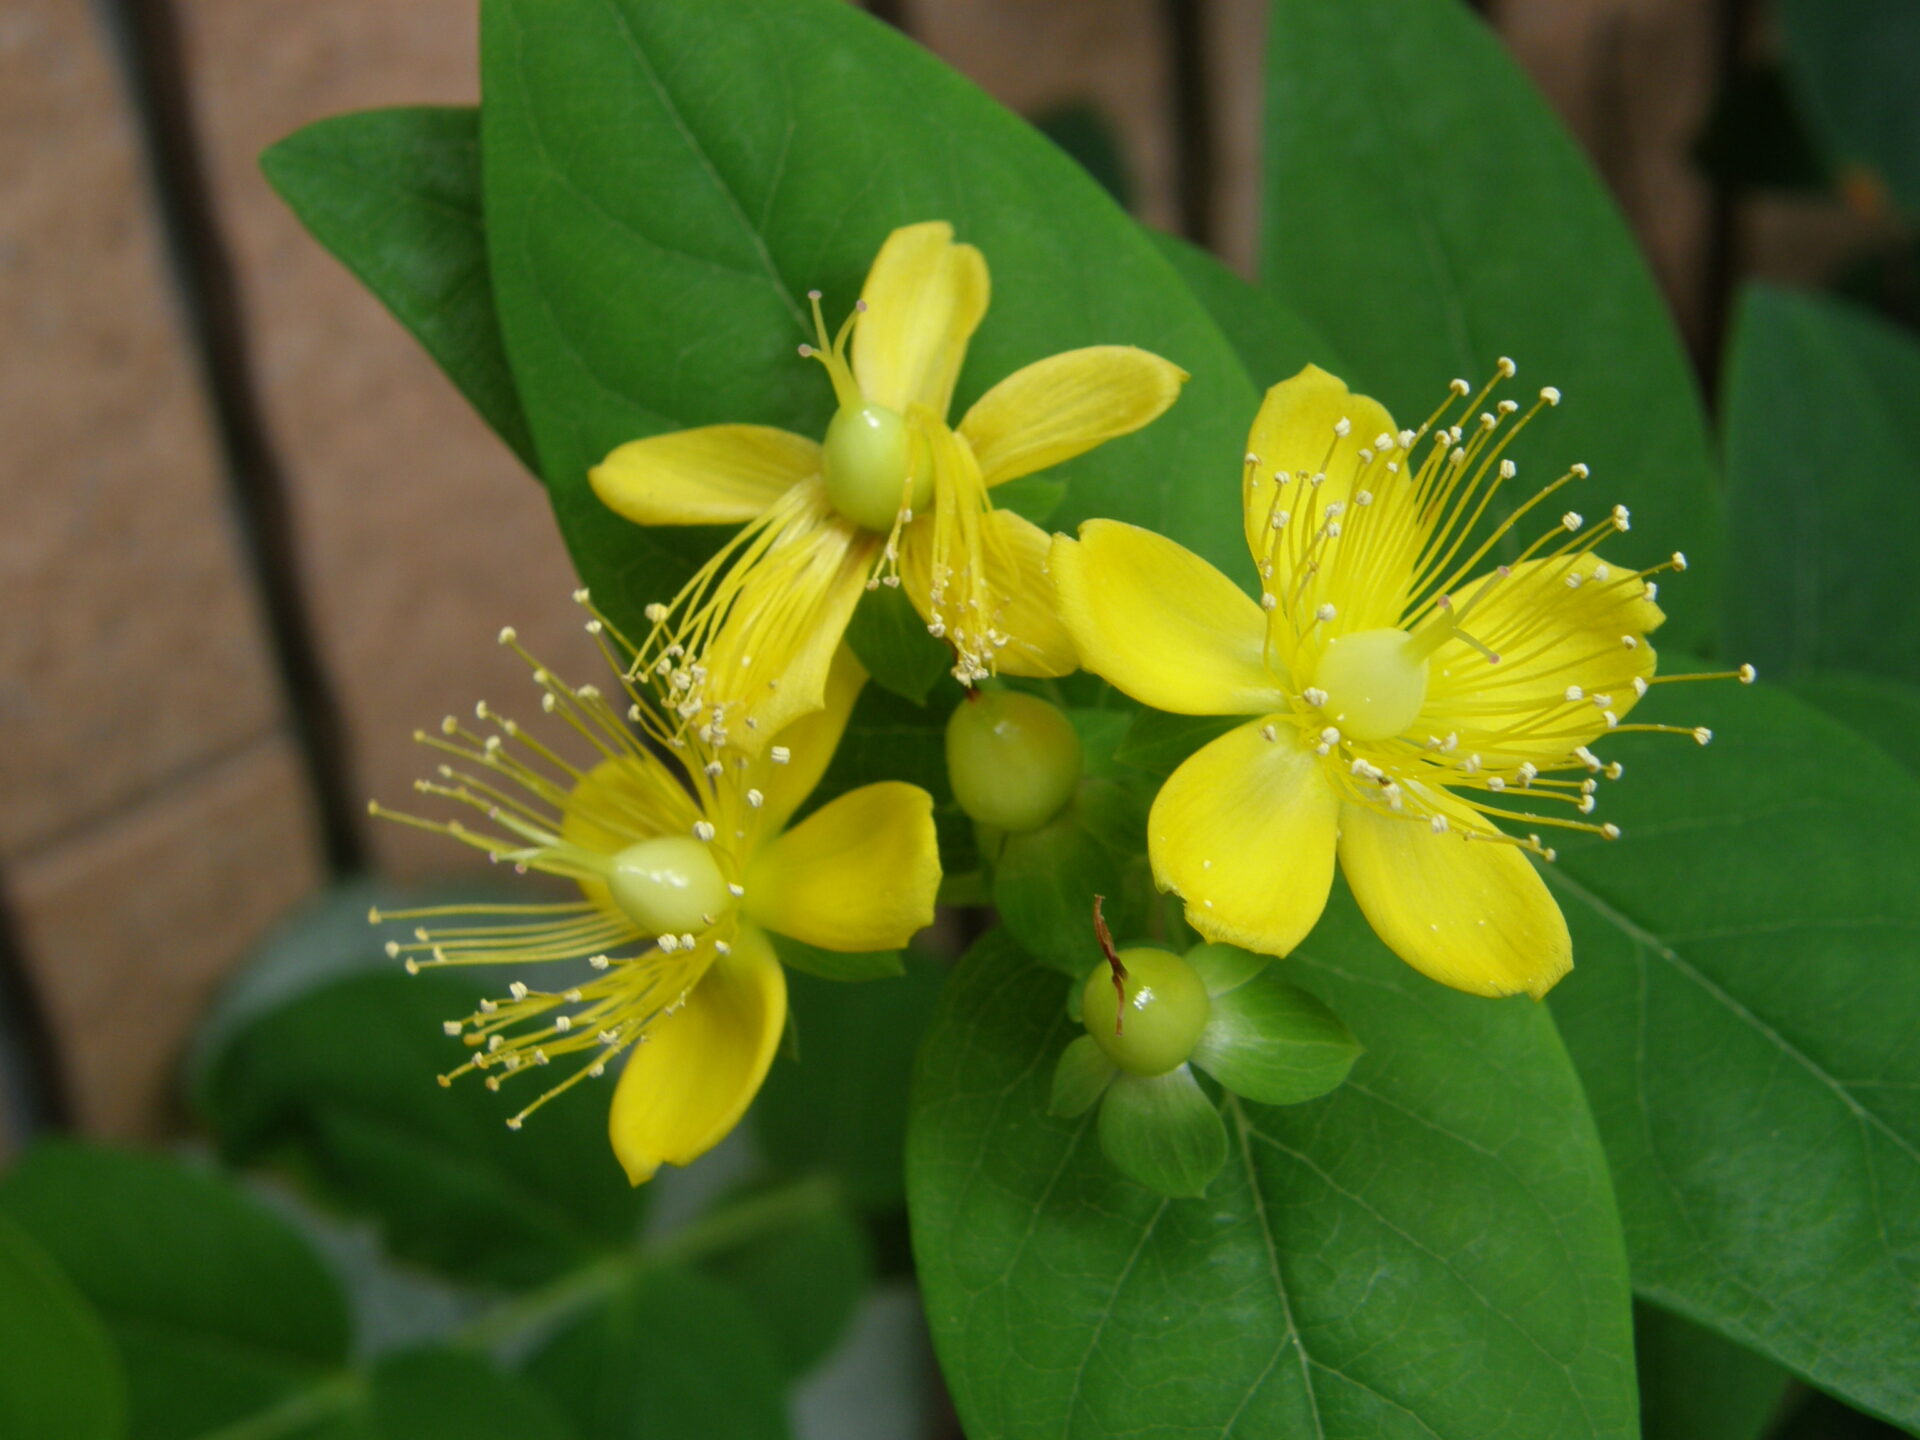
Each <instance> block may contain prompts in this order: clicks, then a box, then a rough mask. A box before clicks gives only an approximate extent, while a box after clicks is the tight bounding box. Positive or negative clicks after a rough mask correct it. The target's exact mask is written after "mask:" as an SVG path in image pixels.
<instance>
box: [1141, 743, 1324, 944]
mask: <svg viewBox="0 0 1920 1440" xmlns="http://www.w3.org/2000/svg"><path fill="white" fill-rule="evenodd" d="M1267 723H1268V722H1265V721H1259V720H1256V721H1252V722H1250V723H1249V724H1246V725H1242V726H1240V727H1239V729H1237V730H1230V731H1228V732H1227V733H1226V734H1225V735H1222V736H1221V737H1220V738H1219V739H1218V740H1215V741H1213V742H1212V743H1210V744H1208V745H1206V746H1203V747H1202V748H1201V749H1200V750H1199V751H1197V752H1196V753H1195V754H1194V755H1193V756H1192V757H1190V758H1189V759H1188V760H1187V761H1186V762H1185V763H1184V764H1182V765H1181V766H1180V768H1179V769H1178V770H1175V771H1174V772H1173V774H1172V775H1171V776H1170V777H1168V780H1167V783H1166V784H1165V785H1163V786H1161V787H1160V794H1159V795H1158V796H1157V797H1156V798H1155V800H1154V802H1153V810H1152V811H1151V813H1150V814H1149V815H1148V816H1147V854H1148V857H1149V858H1150V859H1151V860H1152V862H1153V878H1154V879H1155V881H1156V882H1158V884H1159V885H1160V888H1161V889H1163V890H1172V891H1174V892H1175V893H1176V894H1178V895H1179V896H1180V898H1181V899H1183V900H1184V901H1186V902H1187V923H1188V924H1190V925H1192V926H1193V928H1194V929H1196V930H1198V931H1199V932H1200V933H1201V934H1202V935H1204V936H1206V937H1207V939H1209V940H1221V941H1225V942H1226V943H1227V944H1230V945H1239V946H1242V947H1244V948H1245V949H1248V950H1257V951H1259V952H1260V953H1262V954H1264V955H1285V954H1286V953H1287V952H1288V951H1290V950H1292V949H1293V947H1294V946H1295V945H1298V944H1299V943H1300V941H1301V940H1302V939H1303V938H1304V937H1305V936H1306V933H1307V932H1308V931H1309V930H1311V929H1312V928H1313V926H1314V922H1315V921H1317V920H1319V918H1320V912H1321V911H1322V910H1324V909H1325V908H1326V904H1327V892H1328V890H1329V889H1330V888H1331V887H1332V885H1333V852H1334V822H1335V819H1336V818H1337V816H1338V814H1339V809H1340V802H1339V799H1338V797H1337V796H1336V795H1335V794H1334V790H1333V787H1332V786H1331V785H1329V784H1328V783H1327V778H1326V775H1325V773H1324V771H1323V769H1322V766H1323V763H1324V762H1323V761H1322V760H1321V759H1320V757H1319V756H1317V755H1315V754H1314V753H1313V751H1312V750H1311V749H1309V748H1308V747H1307V745H1306V743H1305V742H1304V740H1303V739H1302V736H1301V732H1300V730H1299V728H1298V727H1297V726H1295V725H1293V724H1292V723H1291V722H1289V721H1287V720H1285V719H1284V718H1279V717H1276V719H1275V720H1274V721H1273V722H1272V728H1273V734H1274V738H1273V739H1271V740H1269V739H1267V738H1266V735H1265V733H1264V731H1265V729H1266V726H1267Z"/></svg>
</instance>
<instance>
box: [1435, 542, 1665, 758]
mask: <svg viewBox="0 0 1920 1440" xmlns="http://www.w3.org/2000/svg"><path fill="white" fill-rule="evenodd" d="M1596 572H1600V573H1603V574H1604V575H1605V578H1604V579H1602V578H1600V574H1597V573H1596ZM1575 576H1577V577H1578V578H1579V580H1580V584H1579V585H1577V586H1570V585H1568V584H1567V581H1568V579H1569V578H1570V577H1575ZM1489 583H1491V585H1492V588H1491V589H1489V590H1487V591H1486V595H1485V598H1484V599H1478V600H1476V598H1475V597H1477V596H1479V595H1480V589H1481V587H1482V586H1483V585H1486V584H1489ZM1645 590H1646V587H1645V583H1644V582H1643V581H1642V580H1641V579H1640V578H1639V574H1638V572H1636V571H1633V570H1623V569H1620V568H1618V567H1613V566H1608V565H1606V563H1605V562H1604V561H1602V560H1601V559H1600V558H1599V557H1598V556H1597V555H1592V554H1587V555H1579V556H1566V557H1563V558H1561V559H1558V560H1530V561H1527V562H1526V563H1525V564H1522V565H1517V566H1515V567H1513V569H1512V570H1511V571H1510V572H1509V573H1508V574H1507V575H1505V576H1504V577H1503V576H1499V575H1497V574H1495V575H1484V576H1481V577H1479V578H1478V579H1476V580H1470V581H1468V582H1467V583H1466V584H1465V585H1463V586H1461V587H1460V589H1459V590H1458V591H1457V592H1456V593H1455V595H1454V608H1455V610H1456V611H1461V610H1464V611H1465V619H1464V620H1463V621H1462V628H1463V629H1464V630H1466V631H1467V632H1468V633H1469V634H1471V635H1472V636H1473V637H1474V638H1475V639H1477V640H1479V641H1481V642H1482V643H1483V644H1485V645H1487V646H1488V647H1489V648H1490V649H1492V650H1493V652H1494V653H1495V654H1496V655H1498V656H1500V663H1499V664H1498V665H1495V664H1491V663H1489V661H1488V660H1487V659H1486V657H1485V656H1483V655H1482V654H1480V653H1479V651H1477V650H1475V649H1473V648H1471V647H1469V646H1467V645H1465V644H1463V643H1461V642H1460V641H1457V640H1455V641H1449V642H1448V643H1447V644H1445V645H1443V646H1441V647H1440V649H1439V650H1437V651H1436V652H1435V653H1434V655H1433V658H1432V659H1431V660H1430V661H1428V663H1427V676H1428V678H1427V702H1426V705H1425V707H1424V709H1423V710H1422V711H1421V716H1420V719H1419V721H1418V722H1417V723H1416V727H1415V730H1414V732H1413V733H1414V734H1415V735H1416V736H1424V735H1425V734H1427V733H1432V734H1437V735H1441V736H1445V735H1446V734H1447V733H1448V732H1452V733H1453V734H1454V735H1456V736H1457V737H1458V743H1457V747H1456V748H1457V749H1458V751H1459V752H1460V753H1462V754H1476V753H1477V754H1478V755H1479V756H1480V758H1481V761H1482V763H1483V764H1484V765H1486V766H1487V767H1489V768H1495V769H1498V768H1505V767H1510V766H1514V765H1518V764H1520V763H1521V762H1522V761H1531V762H1533V763H1534V764H1536V765H1541V766H1548V765H1557V764H1559V763H1561V762H1562V761H1564V760H1565V759H1566V757H1567V755H1568V754H1569V753H1570V752H1571V751H1572V750H1573V748H1574V747H1575V746H1576V745H1585V744H1588V743H1590V742H1591V741H1593V740H1595V739H1598V738H1599V737H1600V736H1602V735H1604V734H1605V733H1606V732H1607V730H1608V729H1609V728H1610V727H1609V726H1608V724H1607V718H1606V717H1607V715H1608V713H1611V714H1612V715H1613V716H1614V718H1615V719H1616V720H1617V719H1622V718H1624V717H1625V716H1626V714H1627V712H1628V711H1629V710H1631V709H1632V708H1633V706H1634V704H1635V703H1636V702H1637V701H1638V700H1639V698H1640V697H1639V692H1638V691H1636V690H1635V688H1634V681H1635V680H1636V679H1639V680H1646V679H1650V678H1651V677H1652V675H1653V672H1654V663H1655V662H1654V651H1653V647H1652V646H1651V645H1649V644H1648V643H1647V642H1646V638H1645V637H1646V635H1647V633H1648V632H1649V631H1652V630H1654V629H1656V628H1658V626H1659V625H1660V623H1661V621H1663V620H1664V619H1665V618H1666V617H1665V615H1663V614H1662V613H1661V610H1660V607H1659V606H1658V605H1656V604H1654V603H1653V601H1651V600H1649V599H1647V598H1646V593H1645ZM1469 605H1470V606H1471V607H1472V608H1471V609H1466V607H1467V606H1469ZM1629 640H1631V641H1632V643H1631V644H1628V643H1627V642H1628V641H1629ZM1569 687H1571V688H1572V691H1574V692H1577V693H1576V694H1575V695H1574V698H1572V699H1569V698H1568V695H1569V693H1570V690H1569Z"/></svg>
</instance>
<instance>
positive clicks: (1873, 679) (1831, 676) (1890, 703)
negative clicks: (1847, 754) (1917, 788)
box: [1786, 670, 1920, 774]
mask: <svg viewBox="0 0 1920 1440" xmlns="http://www.w3.org/2000/svg"><path fill="white" fill-rule="evenodd" d="M1786 688H1787V689H1788V690H1790V691H1792V692H1793V693H1794V694H1795V695H1798V696H1799V697H1800V698H1801V699H1802V700H1804V701H1806V702H1807V703H1808V704H1809V705H1811V706H1813V707H1814V708H1815V709H1818V710H1824V711H1825V712H1826V713H1827V714H1829V715H1831V716H1832V717H1833V718H1834V719H1836V720H1838V721H1840V722H1841V723H1842V724H1844V725H1848V726H1851V727H1852V729H1853V730H1854V732H1855V733H1856V734H1859V735H1862V736H1864V737H1865V738H1867V739H1868V740H1871V741H1873V743H1874V744H1876V745H1878V746H1879V747H1880V748H1881V749H1882V750H1884V751H1886V752H1887V754H1889V755H1891V756H1892V757H1893V758H1894V759H1895V760H1898V761H1899V762H1900V763H1901V764H1902V765H1904V766H1906V767H1907V769H1908V770H1909V771H1912V772H1913V773H1915V774H1920V685H1910V684H1908V683H1907V682H1905V681H1903V680H1883V679H1881V678H1880V677H1879V676H1877V675H1850V674H1845V673H1842V672H1840V671H1837V670H1816V671H1807V672H1805V673H1803V674H1800V675H1797V676H1795V677H1794V678H1793V679H1791V680H1789V681H1787V682H1786Z"/></svg>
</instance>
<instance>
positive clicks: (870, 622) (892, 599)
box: [847, 585, 953, 705]
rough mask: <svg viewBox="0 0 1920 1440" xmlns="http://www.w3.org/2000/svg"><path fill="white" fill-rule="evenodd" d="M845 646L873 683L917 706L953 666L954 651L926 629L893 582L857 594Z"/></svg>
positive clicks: (923, 702) (911, 604)
mask: <svg viewBox="0 0 1920 1440" xmlns="http://www.w3.org/2000/svg"><path fill="white" fill-rule="evenodd" d="M847 644H848V645H849V646H850V647H852V650H853V653H854V654H855V655H857V656H858V657H859V659H860V663H861V664H862V665H864V666H866V668H867V673H868V674H869V675H871V676H872V677H873V683H874V684H876V685H882V686H885V687H886V688H887V689H889V690H891V691H892V692H893V693H894V694H896V695H898V696H900V697H901V698H902V699H906V700H911V701H912V702H913V703H914V704H916V705H924V704H926V703H927V696H928V694H929V693H931V692H932V690H933V687H934V686H936V685H938V684H939V683H940V681H941V679H942V678H943V677H944V676H945V675H946V673H947V669H948V667H949V666H951V665H952V664H953V652H952V651H950V650H949V649H947V647H946V646H945V645H942V644H941V643H940V642H939V641H938V640H936V639H934V638H933V636H931V635H929V634H928V633H927V622H926V621H924V620H922V619H921V618H920V612H919V611H917V610H915V609H914V608H913V602H912V601H911V600H909V599H907V596H906V592H905V591H904V590H903V589H902V588H901V587H899V586H897V585H882V586H881V587H880V588H878V589H877V590H869V591H868V592H867V593H866V594H865V595H863V596H862V597H861V599H860V604H859V605H858V607H856V608H855V610H854V612H853V622H852V623H851V624H849V625H848V626H847Z"/></svg>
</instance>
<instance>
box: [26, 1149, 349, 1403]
mask: <svg viewBox="0 0 1920 1440" xmlns="http://www.w3.org/2000/svg"><path fill="white" fill-rule="evenodd" d="M0 1214H3V1215H5V1216H6V1217H8V1218H10V1219H11V1220H12V1221H13V1222H14V1223H15V1224H17V1225H18V1226H19V1227H20V1228H21V1229H22V1230H24V1231H25V1232H26V1233H27V1234H28V1235H30V1236H32V1237H33V1239H35V1240H36V1241H38V1242H39V1243H40V1245H41V1246H43V1247H44V1248H45V1249H46V1251H47V1253H48V1254H49V1255H51V1256H52V1257H53V1258H54V1260H55V1261H56V1262H57V1263H58V1264H59V1265H60V1267H61V1268H62V1269H63V1270H64V1271H65V1272H66V1273H67V1275H68V1276H69V1277H70V1278H71V1279H72V1281H73V1283H74V1285H75V1286H76V1287H77V1288H78V1289H79V1290H80V1292H81V1293H82V1294H83V1295H85V1296H86V1298H87V1299H88V1300H89V1301H91V1302H92V1304H93V1305H94V1307H95V1308H96V1309H97V1310H98V1311H99V1312H100V1315H101V1317H102V1318H103V1319H104V1320H105V1321H106V1325H107V1329H108V1330H109V1332H110V1333H111V1334H112V1336H113V1339H114V1343H115V1344H116V1345H117V1346H118V1348H119V1351H120V1357H121V1360H122V1361H123V1363H124V1364H125V1366H126V1377H127V1397H128V1409H129V1411H130V1413H131V1416H132V1427H131V1429H130V1431H129V1432H128V1433H129V1434H130V1435H131V1436H133V1437H134V1440H176V1437H177V1440H188V1437H197V1436H199V1435H201V1434H203V1433H204V1432H206V1431H209V1430H213V1429H216V1428H218V1427H219V1426H221V1425H223V1424H226V1423H227V1422H229V1421H232V1420H235V1419H238V1418H239V1417H241V1416H244V1415H249V1414H252V1413H253V1412H254V1411H256V1410H258V1409H261V1408H262V1407H264V1406H266V1405H268V1404H271V1403H272V1402H274V1401H276V1400H278V1399H280V1398H282V1397H284V1396H286V1395H288V1394H290V1393H292V1392H294V1391H296V1390H299V1389H302V1388H304V1387H305V1386H307V1385H309V1384H312V1383H313V1382H315V1381H316V1380H318V1379H320V1378H322V1377H323V1376H326V1375H328V1374H330V1373H331V1372H333V1371H335V1370H337V1369H338V1368H339V1367H340V1366H341V1365H343V1364H344V1363H345V1361H346V1358H347V1341H348V1319H347V1308H346V1302H345V1300H344V1299H343V1298H342V1296H341V1293H340V1290H339V1287H338V1286H337V1285H336V1284H335V1282H334V1280H333V1277H332V1276H331V1275H330V1274H329V1273H328V1272H327V1270H326V1268H325V1266H323V1265H322V1264H321V1262H320V1260H319V1258H318V1257H317V1256H316V1255H315V1254H314V1253H313V1251H312V1250H310V1249H309V1248H308V1247H307V1244H306V1242H305V1241H304V1240H302V1239H301V1238H300V1236H298V1235H297V1234H295V1233H294V1232H293V1231H292V1230H291V1229H290V1228H288V1226H287V1225H286V1224H285V1223H284V1222H283V1221H281V1220H280V1219H279V1218H278V1217H276V1216H274V1215H272V1214H271V1213H269V1212H268V1211H266V1210H264V1209H262V1208H261V1207H260V1206H259V1205H258V1204H256V1203H255V1202H254V1201H252V1200H251V1199H249V1198H248V1197H247V1196H245V1195H243V1194H242V1193H240V1192H239V1191H238V1190H236V1189H234V1188H233V1187H232V1186H231V1185H230V1184H228V1183H227V1182H225V1181H224V1180H221V1179H219V1178H217V1177H215V1176H213V1175H210V1174H206V1173H203V1172H201V1171H198V1170H191V1169H188V1168H186V1167H185V1166H182V1165H177V1164H174V1163H171V1162H169V1161H166V1160H161V1159H158V1158H155V1157H153V1156H148V1155H140V1154H135V1153H133V1152H131V1151H123V1150H108V1149H103V1148H99V1147H96V1146H92V1145H83V1144H79V1143H76V1142H69V1141H46V1142H43V1143H41V1144H39V1145H37V1146H35V1147H34V1149H33V1150H31V1151H29V1152H28V1154H27V1155H26V1157H25V1158H24V1159H22V1160H21V1162H20V1163H19V1164H18V1165H17V1166H15V1167H14V1169H13V1170H12V1172H11V1173H9V1174H8V1175H7V1176H6V1177H5V1178H4V1179H3V1180H0Z"/></svg>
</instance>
